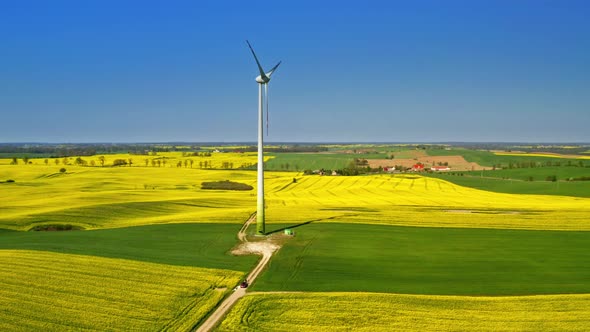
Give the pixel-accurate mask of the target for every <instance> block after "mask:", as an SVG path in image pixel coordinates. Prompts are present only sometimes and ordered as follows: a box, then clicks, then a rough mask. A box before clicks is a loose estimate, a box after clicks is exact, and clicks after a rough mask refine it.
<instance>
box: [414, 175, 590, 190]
mask: <svg viewBox="0 0 590 332" xmlns="http://www.w3.org/2000/svg"><path fill="white" fill-rule="evenodd" d="M586 169H587V168H586ZM495 172H502V170H496V171H489V172H484V177H481V173H480V172H473V173H470V175H471V176H457V175H449V174H445V173H430V174H425V176H428V177H431V178H437V179H442V180H445V181H449V182H452V183H454V184H457V185H459V186H464V187H469V188H474V189H480V190H486V191H492V192H498V193H506V194H531V195H554V196H574V197H590V182H589V181H559V182H551V181H523V180H520V179H519V180H512V179H502V178H501V177H496V176H495V175H496V174H495ZM465 173H466V174H467V172H465ZM543 173H544V172H543V171H539V174H543ZM504 174H505V176H506V177H510V176H514V175H513V174H512V173H511V172H510V171H508V170H507V171H506V172H505V173H504ZM514 174H516V176H518V174H519V171H518V170H516V171H515V173H514ZM524 174H526V173H523V175H524ZM568 174H571V173H568ZM525 176H526V175H525Z"/></svg>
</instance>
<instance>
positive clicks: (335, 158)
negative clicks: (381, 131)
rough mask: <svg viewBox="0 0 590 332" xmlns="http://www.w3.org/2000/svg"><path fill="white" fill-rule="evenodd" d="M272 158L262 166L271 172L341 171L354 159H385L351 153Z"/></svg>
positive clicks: (298, 154)
mask: <svg viewBox="0 0 590 332" xmlns="http://www.w3.org/2000/svg"><path fill="white" fill-rule="evenodd" d="M271 156H273V157H274V158H273V159H271V160H269V161H267V162H266V163H265V164H264V165H265V168H266V169H267V170H271V171H303V170H306V169H309V170H319V169H322V168H323V169H331V170H335V169H342V168H345V167H348V166H349V165H350V163H351V162H352V161H353V160H354V159H355V158H359V159H381V158H386V157H387V155H386V154H384V153H369V154H351V153H274V154H271Z"/></svg>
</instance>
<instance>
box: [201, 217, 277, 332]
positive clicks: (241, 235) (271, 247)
mask: <svg viewBox="0 0 590 332" xmlns="http://www.w3.org/2000/svg"><path fill="white" fill-rule="evenodd" d="M255 220H256V213H254V214H252V216H250V218H249V219H248V220H247V221H246V222H245V223H244V226H242V228H241V229H240V231H239V232H238V239H240V242H242V244H241V245H240V246H239V247H238V249H237V250H234V252H235V253H237V254H258V255H262V259H261V260H260V261H259V262H258V264H257V265H256V267H255V268H254V269H253V270H252V272H250V274H249V275H248V278H247V280H248V283H249V284H252V283H253V282H254V280H256V278H257V277H258V275H259V274H260V272H262V270H264V268H265V267H266V264H268V262H269V261H270V258H271V257H272V254H273V253H274V252H275V251H276V250H277V249H278V248H279V247H278V246H277V245H275V244H272V243H269V242H266V241H260V242H248V239H247V238H246V230H247V229H248V226H250V224H251V223H252V222H254V221H255ZM244 295H246V288H239V287H238V288H237V289H236V290H234V292H233V293H232V294H231V295H230V296H229V297H228V298H226V299H225V300H224V301H223V302H222V303H221V305H219V306H218V307H217V309H215V311H214V312H213V314H211V316H209V317H208V318H207V320H206V321H205V322H204V323H203V324H201V326H199V327H198V328H197V330H196V332H208V331H211V330H213V328H214V327H215V326H217V325H218V324H219V322H220V321H221V319H222V318H223V316H225V314H226V313H227V312H228V311H229V309H231V307H233V306H234V304H235V303H236V302H237V301H238V300H239V299H240V298H242V297H244Z"/></svg>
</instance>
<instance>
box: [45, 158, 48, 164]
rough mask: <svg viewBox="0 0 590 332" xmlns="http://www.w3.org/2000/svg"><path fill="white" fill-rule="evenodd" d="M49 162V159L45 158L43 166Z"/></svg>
mask: <svg viewBox="0 0 590 332" xmlns="http://www.w3.org/2000/svg"><path fill="white" fill-rule="evenodd" d="M48 164H49V159H47V158H45V166H47V165H48Z"/></svg>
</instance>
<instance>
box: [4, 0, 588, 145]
mask: <svg viewBox="0 0 590 332" xmlns="http://www.w3.org/2000/svg"><path fill="white" fill-rule="evenodd" d="M589 17H590V2H589V1H568V0H563V1H558V0H554V1H542V0H535V1H533V0H531V1H526V0H520V1H485V0H482V1H470V0H466V1H452V0H451V1H289V2H287V1H139V0H137V1H104V0H103V1H98V0H95V1H74V0H72V1H58V0H52V1H27V0H6V1H1V2H0V119H1V120H0V123H1V127H0V143H1V142H71V143H74V142H171V141H187V142H213V141H214V142H237V141H250V142H254V141H256V139H257V110H258V86H257V83H256V82H255V81H254V78H255V77H256V76H257V75H258V70H257V67H256V64H255V62H254V59H253V58H252V55H251V54H250V51H249V50H248V48H247V46H246V43H245V40H246V39H249V40H250V42H251V43H252V45H253V47H254V49H255V50H256V52H257V54H258V57H259V59H260V60H261V62H262V64H263V66H264V67H265V68H266V69H267V70H268V69H270V68H271V67H272V66H273V65H275V64H276V63H277V62H278V61H279V60H282V61H283V64H282V65H281V67H279V69H278V70H277V72H276V73H275V75H273V79H272V81H271V83H270V87H269V89H270V132H269V136H268V138H266V139H267V140H268V141H272V142H339V141H340V142H342V141H344V142H353V141H354V142H402V141H406V142H407V141H413V142H427V141H430V142H436V141H479V142H481V141H513V142H514V141H520V142H590V78H589V74H590V19H589Z"/></svg>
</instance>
